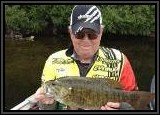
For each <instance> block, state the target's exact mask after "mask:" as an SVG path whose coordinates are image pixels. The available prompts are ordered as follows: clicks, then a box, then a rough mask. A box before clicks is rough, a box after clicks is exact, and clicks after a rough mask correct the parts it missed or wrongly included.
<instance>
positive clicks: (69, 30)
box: [68, 26, 72, 34]
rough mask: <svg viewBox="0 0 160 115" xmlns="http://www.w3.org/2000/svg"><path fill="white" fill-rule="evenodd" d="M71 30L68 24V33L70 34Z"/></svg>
mask: <svg viewBox="0 0 160 115" xmlns="http://www.w3.org/2000/svg"><path fill="white" fill-rule="evenodd" d="M71 32H72V30H71V26H68V33H70V34H71Z"/></svg>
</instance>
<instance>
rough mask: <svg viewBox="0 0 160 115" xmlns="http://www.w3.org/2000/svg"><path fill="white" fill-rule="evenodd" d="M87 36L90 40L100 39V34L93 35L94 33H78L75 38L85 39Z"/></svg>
mask: <svg viewBox="0 0 160 115" xmlns="http://www.w3.org/2000/svg"><path fill="white" fill-rule="evenodd" d="M85 35H87V36H88V39H89V40H95V39H97V38H98V34H96V33H93V32H78V33H77V34H75V38H76V39H83V38H84V37H85Z"/></svg>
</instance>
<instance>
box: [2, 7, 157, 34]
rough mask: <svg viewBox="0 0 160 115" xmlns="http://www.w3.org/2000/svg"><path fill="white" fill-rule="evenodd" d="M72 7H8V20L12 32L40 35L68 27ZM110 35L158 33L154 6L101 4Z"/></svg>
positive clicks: (6, 10)
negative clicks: (50, 29)
mask: <svg viewBox="0 0 160 115" xmlns="http://www.w3.org/2000/svg"><path fill="white" fill-rule="evenodd" d="M72 8H73V5H6V6H5V21H6V25H7V27H8V28H11V29H13V30H18V31H19V30H21V31H29V32H32V33H39V32H41V31H47V30H48V29H49V27H50V28H52V29H58V28H60V27H64V26H66V28H67V26H68V25H69V22H70V14H71V11H72ZM99 8H100V10H101V12H102V17H103V24H104V25H105V29H106V31H107V32H111V33H116V34H117V33H118V34H119V33H120V34H133V35H149V34H150V33H151V32H155V5H99Z"/></svg>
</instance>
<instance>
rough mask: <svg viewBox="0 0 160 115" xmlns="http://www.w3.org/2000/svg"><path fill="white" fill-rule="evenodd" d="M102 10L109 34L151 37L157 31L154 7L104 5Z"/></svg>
mask: <svg viewBox="0 0 160 115" xmlns="http://www.w3.org/2000/svg"><path fill="white" fill-rule="evenodd" d="M100 8H101V11H102V17H103V23H104V25H105V26H106V30H107V31H109V32H112V33H120V34H133V35H149V34H150V33H151V32H154V31H155V6H154V5H102V6H100Z"/></svg>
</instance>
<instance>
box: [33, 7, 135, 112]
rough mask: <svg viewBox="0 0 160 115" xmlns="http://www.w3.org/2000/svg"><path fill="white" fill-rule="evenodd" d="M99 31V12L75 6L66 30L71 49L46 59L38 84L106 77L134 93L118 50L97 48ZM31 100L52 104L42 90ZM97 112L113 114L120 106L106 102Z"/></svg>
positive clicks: (125, 61)
mask: <svg viewBox="0 0 160 115" xmlns="http://www.w3.org/2000/svg"><path fill="white" fill-rule="evenodd" d="M103 29H104V26H103V25H102V17H101V12H100V10H99V9H98V8H97V7H96V6H94V5H76V6H75V7H74V8H73V10H72V13H71V20H70V26H69V28H68V30H69V34H70V38H71V41H72V45H71V47H70V48H69V49H66V50H62V51H59V52H56V53H54V54H52V55H51V56H49V58H48V59H47V61H46V63H45V67H44V70H43V75H42V82H46V81H48V80H54V79H56V78H59V77H63V76H81V77H92V78H93V79H94V78H96V77H101V78H102V77H103V78H105V77H107V78H110V79H113V80H116V81H118V82H119V83H120V84H121V85H122V86H123V89H124V90H126V91H132V90H136V89H137V84H136V80H135V76H134V73H133V70H132V67H131V65H130V63H129V61H128V59H127V57H126V56H125V55H124V54H123V53H121V52H120V51H119V50H116V49H112V48H105V47H101V46H100V41H101V37H102V33H103ZM35 98H36V99H37V100H39V101H40V102H42V103H44V104H52V103H54V102H55V100H54V99H53V98H49V97H45V95H44V93H43V88H39V89H38V90H37V92H36V93H35ZM100 109H101V110H117V109H120V103H119V102H116V103H113V102H106V105H102V107H101V108H100Z"/></svg>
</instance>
